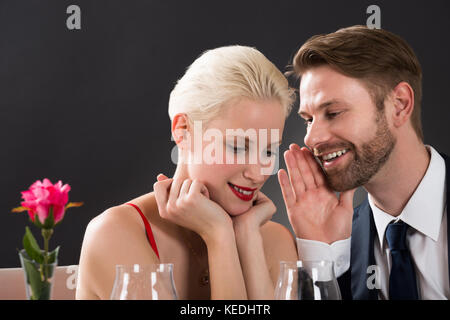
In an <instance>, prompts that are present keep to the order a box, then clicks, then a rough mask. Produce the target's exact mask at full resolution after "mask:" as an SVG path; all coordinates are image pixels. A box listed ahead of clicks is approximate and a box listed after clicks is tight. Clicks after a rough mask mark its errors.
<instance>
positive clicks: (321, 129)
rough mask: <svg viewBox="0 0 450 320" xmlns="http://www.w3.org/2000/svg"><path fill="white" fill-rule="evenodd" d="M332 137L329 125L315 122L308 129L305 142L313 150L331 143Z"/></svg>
mask: <svg viewBox="0 0 450 320" xmlns="http://www.w3.org/2000/svg"><path fill="white" fill-rule="evenodd" d="M330 137H331V134H330V130H329V127H328V125H327V124H326V123H325V122H324V121H318V120H314V121H313V122H312V123H311V124H310V125H309V127H308V129H307V132H306V136H305V139H304V142H305V145H307V146H308V147H309V148H311V149H312V148H315V147H316V146H318V145H320V144H322V143H324V142H327V141H329V140H330Z"/></svg>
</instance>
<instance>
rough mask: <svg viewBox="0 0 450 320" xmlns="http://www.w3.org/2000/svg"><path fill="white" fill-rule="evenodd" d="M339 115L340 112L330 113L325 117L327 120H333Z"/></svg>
mask: <svg viewBox="0 0 450 320" xmlns="http://www.w3.org/2000/svg"><path fill="white" fill-rule="evenodd" d="M339 114H340V112H330V113H327V117H328V119H333V118H336V117H337V116H338V115H339Z"/></svg>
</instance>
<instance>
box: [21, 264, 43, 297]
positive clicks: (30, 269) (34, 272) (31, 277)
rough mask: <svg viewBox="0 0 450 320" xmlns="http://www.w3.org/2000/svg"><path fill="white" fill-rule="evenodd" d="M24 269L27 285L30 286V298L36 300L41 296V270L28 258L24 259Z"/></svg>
mask: <svg viewBox="0 0 450 320" xmlns="http://www.w3.org/2000/svg"><path fill="white" fill-rule="evenodd" d="M23 263H24V266H23V267H24V269H25V274H26V279H27V285H29V286H30V287H31V297H30V298H31V300H38V299H39V298H40V296H41V290H42V285H43V282H42V278H41V272H40V271H39V269H38V268H37V266H36V265H35V264H34V263H33V262H32V261H30V260H24V262H23Z"/></svg>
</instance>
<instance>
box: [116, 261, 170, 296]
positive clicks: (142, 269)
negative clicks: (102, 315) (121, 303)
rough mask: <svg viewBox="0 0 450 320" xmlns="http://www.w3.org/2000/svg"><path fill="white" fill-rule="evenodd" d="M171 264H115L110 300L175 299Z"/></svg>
mask: <svg viewBox="0 0 450 320" xmlns="http://www.w3.org/2000/svg"><path fill="white" fill-rule="evenodd" d="M176 299H178V295H177V291H176V288H175V282H174V281H173V264H172V263H162V264H152V265H139V264H134V265H117V266H116V278H115V280H114V286H113V289H112V292H111V300H176Z"/></svg>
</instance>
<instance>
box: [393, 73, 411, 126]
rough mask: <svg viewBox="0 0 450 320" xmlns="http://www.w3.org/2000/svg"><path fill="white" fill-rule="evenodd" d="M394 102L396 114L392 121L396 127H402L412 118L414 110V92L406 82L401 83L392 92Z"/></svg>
mask: <svg viewBox="0 0 450 320" xmlns="http://www.w3.org/2000/svg"><path fill="white" fill-rule="evenodd" d="M392 102H393V107H394V110H393V111H394V112H393V114H392V120H393V124H394V126H395V127H397V128H398V127H401V126H402V125H403V124H405V123H406V122H407V121H408V120H409V119H410V118H411V114H412V112H413V110H414V90H413V89H412V88H411V86H410V85H409V84H408V83H407V82H405V81H402V82H400V83H399V84H398V85H397V86H396V87H395V88H394V89H393V90H392Z"/></svg>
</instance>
